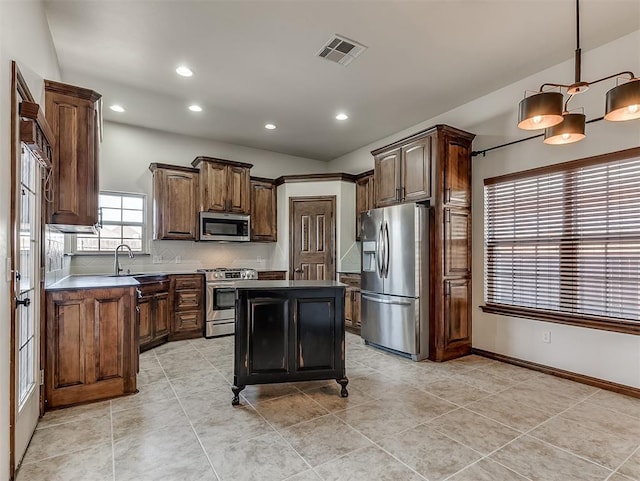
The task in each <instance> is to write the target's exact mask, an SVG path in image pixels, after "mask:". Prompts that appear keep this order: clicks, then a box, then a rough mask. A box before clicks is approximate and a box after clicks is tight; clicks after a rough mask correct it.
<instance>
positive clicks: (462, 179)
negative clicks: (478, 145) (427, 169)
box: [443, 135, 471, 207]
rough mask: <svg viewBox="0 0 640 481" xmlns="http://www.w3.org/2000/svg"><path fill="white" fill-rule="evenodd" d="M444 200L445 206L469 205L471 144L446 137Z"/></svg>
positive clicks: (452, 137)
mask: <svg viewBox="0 0 640 481" xmlns="http://www.w3.org/2000/svg"><path fill="white" fill-rule="evenodd" d="M445 138H446V142H445V150H446V154H445V158H444V165H443V169H444V200H443V202H444V203H445V204H446V205H450V206H458V207H469V205H471V142H468V141H466V140H464V139H460V138H457V137H454V136H450V135H446V136H445Z"/></svg>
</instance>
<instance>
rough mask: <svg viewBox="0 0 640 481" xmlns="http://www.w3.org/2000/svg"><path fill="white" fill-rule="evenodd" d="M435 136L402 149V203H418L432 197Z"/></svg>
mask: <svg viewBox="0 0 640 481" xmlns="http://www.w3.org/2000/svg"><path fill="white" fill-rule="evenodd" d="M432 139H433V136H429V137H427V138H425V139H421V140H419V141H417V142H413V143H412V144H409V145H407V146H406V147H403V148H402V166H401V169H400V170H401V172H402V186H401V188H402V193H401V197H402V201H403V202H418V201H422V200H427V199H429V198H430V197H431V143H432Z"/></svg>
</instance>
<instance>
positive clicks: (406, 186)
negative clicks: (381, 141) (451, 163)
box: [374, 135, 432, 207]
mask: <svg viewBox="0 0 640 481" xmlns="http://www.w3.org/2000/svg"><path fill="white" fill-rule="evenodd" d="M431 157H432V135H427V136H426V137H424V138H419V139H417V140H414V141H412V142H408V143H406V144H404V145H401V146H399V147H398V146H396V145H394V146H393V147H391V148H388V149H379V150H377V151H374V158H375V169H374V179H375V181H374V185H375V205H376V207H386V206H389V205H395V204H401V203H404V202H421V201H424V200H428V199H430V198H431Z"/></svg>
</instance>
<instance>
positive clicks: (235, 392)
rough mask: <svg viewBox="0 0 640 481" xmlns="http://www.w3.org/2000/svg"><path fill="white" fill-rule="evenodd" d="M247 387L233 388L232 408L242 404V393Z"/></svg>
mask: <svg viewBox="0 0 640 481" xmlns="http://www.w3.org/2000/svg"><path fill="white" fill-rule="evenodd" d="M245 387H246V386H231V390H232V391H233V399H232V400H231V405H232V406H237V405H238V404H240V392H241V391H242V390H243V389H244V388H245Z"/></svg>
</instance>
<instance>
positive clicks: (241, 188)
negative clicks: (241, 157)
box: [226, 165, 251, 214]
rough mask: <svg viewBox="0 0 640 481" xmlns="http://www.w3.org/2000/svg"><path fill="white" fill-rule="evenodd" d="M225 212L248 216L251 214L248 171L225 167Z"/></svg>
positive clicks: (242, 168)
mask: <svg viewBox="0 0 640 481" xmlns="http://www.w3.org/2000/svg"><path fill="white" fill-rule="evenodd" d="M226 202H227V209H226V210H227V212H235V213H237V214H249V213H250V212H251V193H250V187H249V169H245V168H244V167H236V166H235V165H229V166H227V199H226Z"/></svg>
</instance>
